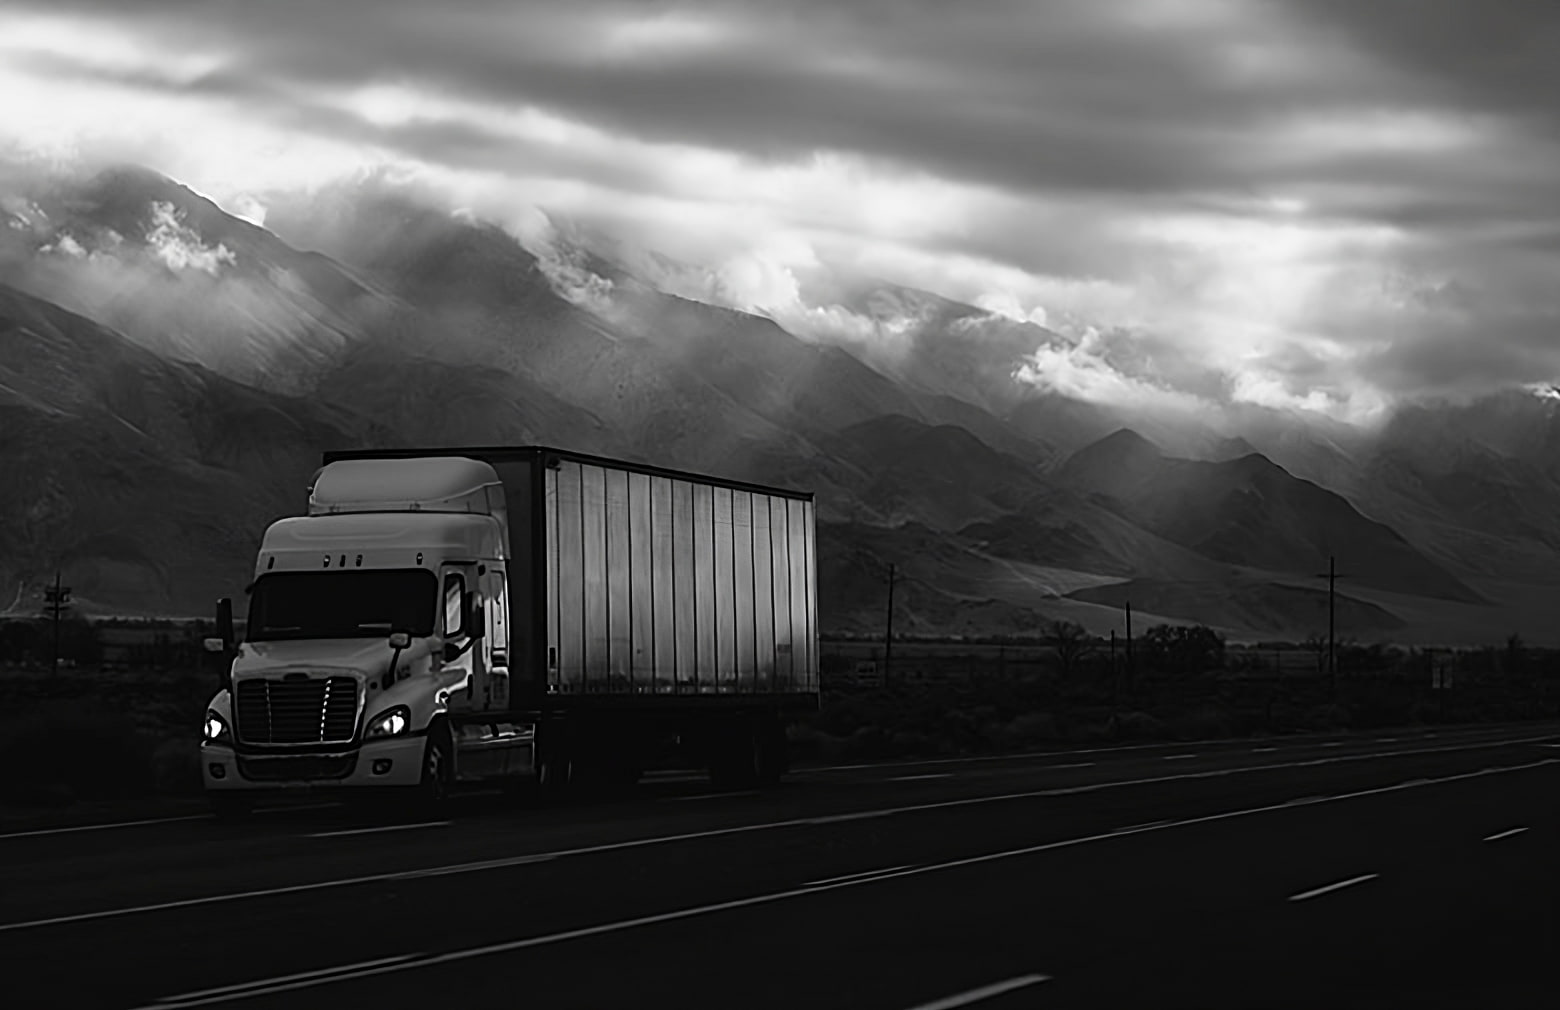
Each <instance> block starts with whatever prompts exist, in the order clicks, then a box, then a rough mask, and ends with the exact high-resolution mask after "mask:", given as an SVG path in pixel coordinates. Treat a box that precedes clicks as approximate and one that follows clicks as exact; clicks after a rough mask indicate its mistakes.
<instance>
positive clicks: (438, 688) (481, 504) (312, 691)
mask: <svg viewBox="0 0 1560 1010" xmlns="http://www.w3.org/2000/svg"><path fill="white" fill-rule="evenodd" d="M508 530H509V528H508V521H507V516H506V514H505V503H504V491H503V486H502V484H501V483H500V481H499V479H498V476H497V474H496V473H495V472H494V470H493V468H492V467H491V466H489V465H488V464H486V463H483V462H479V461H477V460H472V459H465V458H460V457H432V458H425V459H411V460H406V459H403V460H393V461H387V460H372V459H370V460H340V461H337V462H334V463H331V464H330V465H328V466H325V467H323V468H321V469H320V470H319V471H318V472H317V473H316V475H315V480H314V482H313V486H312V487H311V488H310V489H309V506H308V514H307V515H305V516H299V517H293V518H286V519H281V520H278V521H277V522H275V523H273V524H272V525H271V526H270V527H269V528H268V529H267V530H266V532H265V536H264V539H263V541H262V543H261V547H260V551H259V556H258V557H257V558H256V562H255V572H254V575H255V577H254V581H253V582H252V583H251V584H250V586H249V589H248V592H249V613H248V620H247V624H246V634H245V636H244V641H243V643H242V644H235V643H234V641H233V634H232V623H231V609H230V605H227V609H226V610H225V611H224V610H222V609H221V608H219V623H225V627H223V628H222V629H221V632H222V634H221V637H220V638H219V639H211V640H208V643H207V647H208V648H210V649H212V650H213V651H217V650H221V651H224V652H226V653H227V654H228V655H230V656H231V669H230V671H229V673H228V674H227V675H226V677H225V679H224V687H223V689H222V690H220V691H219V692H218V693H217V695H216V696H215V697H214V698H213V699H212V700H211V703H210V706H209V710H208V712H207V715H206V720H205V726H204V732H203V740H202V746H201V768H202V774H203V777H204V780H205V787H206V790H207V794H208V796H209V797H210V798H211V799H212V801H213V803H214V804H215V805H216V806H217V807H218V809H219V811H220V812H242V811H244V810H246V809H247V808H248V806H249V804H250V801H252V800H253V799H254V798H256V797H257V796H260V795H263V794H267V793H273V794H274V793H277V792H281V791H292V792H297V791H299V790H300V789H302V790H309V791H319V790H322V789H325V790H328V789H334V788H344V789H349V790H350V789H358V788H363V789H390V788H394V787H402V788H404V789H406V790H408V791H411V792H414V793H416V794H418V795H420V796H421V797H423V798H425V799H429V800H435V801H437V800H439V799H442V798H443V797H444V796H445V795H446V794H447V792H448V791H449V788H450V787H451V785H452V784H453V782H454V780H455V778H456V776H457V775H458V774H460V776H461V777H462V778H471V777H495V776H496V777H515V776H524V775H528V774H530V772H531V771H532V758H533V754H532V748H531V741H532V733H533V730H534V728H533V727H528V726H519V725H511V724H509V723H508V721H507V720H508V718H509V717H508V709H509V697H508V689H509V668H508V665H509V656H508V652H509V650H508V634H507V632H508V627H509V620H508V616H509V615H508V601H507V598H506V597H507V593H506V586H507V582H506V567H507V565H508V564H509V559H510V551H509V545H508V543H507V540H508ZM224 602H225V601H224ZM484 712H492V713H493V714H494V716H495V718H494V720H493V721H491V722H480V721H479V722H473V720H472V719H470V718H461V717H462V716H473V715H478V714H480V713H484ZM452 716H453V717H455V718H452ZM457 725H458V726H460V727H462V728H461V729H460V730H458V731H457V730H456V729H454V728H453V727H455V726H457ZM457 762H460V763H461V764H462V765H463V766H464V767H462V768H457V767H456V765H457ZM461 773H464V774H461Z"/></svg>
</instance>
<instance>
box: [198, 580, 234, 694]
mask: <svg viewBox="0 0 1560 1010" xmlns="http://www.w3.org/2000/svg"><path fill="white" fill-rule="evenodd" d="M233 638H234V635H233V600H232V599H231V598H230V597H227V596H224V597H222V598H221V599H220V600H218V601H217V637H215V638H208V639H206V641H205V643H204V644H205V646H206V651H207V652H216V653H220V658H219V659H218V660H217V661H218V662H219V663H220V664H222V665H221V667H220V668H219V670H218V672H217V679H218V682H219V683H221V685H222V687H223V688H224V689H231V688H232V687H233V662H232V658H231V654H232V652H233ZM213 644H215V645H216V646H217V647H216V648H215V649H213V648H212V645H213Z"/></svg>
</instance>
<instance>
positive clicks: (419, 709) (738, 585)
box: [201, 446, 819, 816]
mask: <svg viewBox="0 0 1560 1010" xmlns="http://www.w3.org/2000/svg"><path fill="white" fill-rule="evenodd" d="M813 509H814V500H813V495H812V494H811V493H810V492H802V491H795V490H788V489H783V488H777V487H765V486H760V485H755V484H749V483H745V482H741V481H733V480H724V479H720V478H717V477H712V476H706V475H699V474H691V473H685V472H680V471H676V470H671V469H665V468H661V467H656V466H649V465H642V464H639V463H634V462H629V461H624V460H618V459H607V458H603V457H597V456H591V455H586V454H581V453H577V452H571V451H568V450H563V449H554V448H548V447H542V446H520V447H473V448H444V449H406V450H373V451H367V450H364V451H331V452H326V453H325V454H324V455H323V457H322V460H321V466H320V467H319V469H318V470H317V471H316V472H315V474H314V477H313V480H312V481H311V483H310V485H309V487H308V492H307V510H306V514H304V515H300V516H290V517H286V518H282V519H278V520H276V521H275V522H273V523H272V524H271V525H270V526H269V527H268V528H267V529H266V530H265V533H264V536H263V538H262V540H261V544H260V549H259V552H258V555H257V556H256V558H255V565H254V578H253V581H251V582H250V584H249V586H248V587H247V588H246V590H245V592H246V594H247V595H248V607H247V618H246V619H245V620H244V622H243V632H244V633H243V635H242V641H239V636H238V635H237V633H236V631H235V628H236V623H235V621H234V616H233V601H232V598H230V597H229V598H223V599H222V600H219V601H218V604H217V634H216V636H214V637H213V638H210V639H207V641H206V643H205V644H206V648H207V649H208V650H210V651H212V652H216V653H220V654H221V657H222V658H221V669H222V673H221V684H220V689H219V690H218V691H217V693H216V695H215V696H214V697H213V698H212V699H211V702H210V705H209V707H208V710H207V712H206V718H205V724H204V727H203V733H202V742H201V769H202V776H203V780H204V784H205V790H206V795H207V797H208V798H209V799H210V801H211V803H212V805H213V806H214V807H215V808H216V811H217V813H218V814H219V815H222V816H232V815H239V816H241V815H243V814H245V813H247V812H248V811H249V810H250V809H252V807H253V805H254V804H255V802H256V801H257V800H260V799H263V798H266V797H272V796H278V795H282V794H297V793H299V792H305V793H310V794H319V793H329V794H337V795H344V796H374V797H400V798H403V799H406V800H409V801H411V802H414V803H416V804H418V805H422V806H426V805H430V804H432V805H438V804H442V803H443V802H444V801H445V800H446V799H447V798H448V797H449V796H450V795H451V794H452V793H454V792H456V791H457V790H460V789H464V788H466V787H468V786H472V785H478V784H486V785H489V786H491V785H495V784H496V785H501V786H503V787H506V788H510V789H514V788H523V789H528V790H529V789H533V788H534V789H538V790H540V791H541V792H542V793H543V794H553V793H556V792H559V791H561V790H567V789H569V788H570V786H571V785H573V784H576V783H579V782H581V781H585V780H596V781H610V782H620V783H621V782H633V781H635V780H637V779H638V778H639V777H641V776H642V774H643V772H644V770H645V768H646V765H647V763H648V762H650V761H652V760H663V761H670V762H672V763H673V764H674V765H675V764H677V763H678V762H679V761H680V762H681V763H682V764H681V766H682V767H699V768H702V769H705V770H706V771H707V773H708V775H709V777H710V779H711V780H712V781H713V782H714V783H715V784H716V785H717V786H719V787H728V786H729V787H757V786H766V785H772V784H774V783H776V782H778V781H779V780H780V779H781V777H782V776H783V775H784V773H785V772H786V770H787V768H788V762H787V748H786V726H787V724H788V723H789V722H791V721H792V720H794V719H795V718H796V717H797V716H798V715H799V714H801V713H805V712H808V711H815V710H816V709H817V707H818V704H819V682H818V619H817V608H818V600H817V584H816V571H817V567H816V550H815V543H816V539H815V538H816V531H815V523H814V510H813Z"/></svg>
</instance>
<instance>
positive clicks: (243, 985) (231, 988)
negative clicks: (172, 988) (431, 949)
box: [157, 954, 427, 1003]
mask: <svg viewBox="0 0 1560 1010" xmlns="http://www.w3.org/2000/svg"><path fill="white" fill-rule="evenodd" d="M414 957H427V955H426V954H401V955H400V956H398V957H382V958H379V959H378V960H375V961H359V962H358V963H357V964H341V965H336V966H335V967H333V968H320V969H318V970H316V971H300V972H298V974H296V975H283V976H281V977H280V978H267V979H259V980H256V981H254V982H240V983H238V984H237V985H225V986H222V987H220V988H217V989H201V990H200V991H198V992H186V993H180V994H179V995H178V996H168V997H166V998H164V999H160V1000H158V1001H157V1002H159V1003H173V1002H177V1001H178V1000H186V999H200V998H201V997H203V996H216V995H218V994H219V993H238V992H242V991H244V990H245V989H254V988H256V987H257V986H267V985H274V984H276V983H277V982H292V981H296V980H297V979H300V978H322V977H324V976H326V975H337V974H340V973H341V972H344V971H354V970H356V969H358V968H376V967H379V966H380V965H386V964H398V963H400V962H402V961H410V960H411V959H412V958H414Z"/></svg>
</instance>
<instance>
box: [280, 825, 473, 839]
mask: <svg viewBox="0 0 1560 1010" xmlns="http://www.w3.org/2000/svg"><path fill="white" fill-rule="evenodd" d="M451 823H452V822H450V821H421V822H419V823H417V824H381V825H379V826H377V827H372V828H348V829H346V830H345V831H316V832H315V833H313V834H311V835H310V836H309V837H310V838H340V837H342V836H343V835H371V834H374V833H375V832H379V831H411V830H412V829H413V828H442V827H446V826H448V825H449V824H451Z"/></svg>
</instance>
